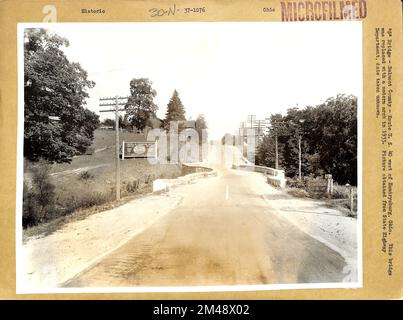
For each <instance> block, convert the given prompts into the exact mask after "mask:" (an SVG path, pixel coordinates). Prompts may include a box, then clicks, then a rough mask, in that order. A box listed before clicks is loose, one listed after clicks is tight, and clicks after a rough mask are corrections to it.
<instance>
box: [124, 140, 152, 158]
mask: <svg viewBox="0 0 403 320" xmlns="http://www.w3.org/2000/svg"><path fill="white" fill-rule="evenodd" d="M120 156H121V158H122V160H124V159H126V158H156V157H157V142H156V141H154V142H150V141H145V142H126V141H123V142H122V146H121V147H120Z"/></svg>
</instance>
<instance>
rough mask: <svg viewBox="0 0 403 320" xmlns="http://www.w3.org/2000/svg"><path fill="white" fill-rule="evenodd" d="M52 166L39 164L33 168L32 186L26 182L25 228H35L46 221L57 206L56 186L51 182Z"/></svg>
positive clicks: (24, 199)
mask: <svg viewBox="0 0 403 320" xmlns="http://www.w3.org/2000/svg"><path fill="white" fill-rule="evenodd" d="M50 169H51V166H50V165H49V164H47V163H39V165H38V166H36V167H33V168H32V170H31V171H32V181H31V184H32V185H31V186H28V185H27V184H26V183H25V182H24V191H23V202H24V204H23V218H22V223H23V227H24V228H26V227H28V226H33V225H36V224H38V223H39V222H41V221H43V220H46V218H47V216H48V215H50V214H51V213H52V211H53V210H54V208H55V206H54V203H55V186H54V185H53V184H52V183H51V182H50V181H49V172H50Z"/></svg>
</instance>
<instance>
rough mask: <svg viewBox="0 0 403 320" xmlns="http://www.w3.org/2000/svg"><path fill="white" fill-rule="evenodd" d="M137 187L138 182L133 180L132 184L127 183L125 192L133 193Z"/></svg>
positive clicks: (138, 185)
mask: <svg viewBox="0 0 403 320" xmlns="http://www.w3.org/2000/svg"><path fill="white" fill-rule="evenodd" d="M139 187H140V180H139V179H135V180H133V181H132V182H128V183H127V184H126V191H127V192H129V193H134V192H136V191H137V190H138V189H139Z"/></svg>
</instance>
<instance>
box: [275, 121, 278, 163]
mask: <svg viewBox="0 0 403 320" xmlns="http://www.w3.org/2000/svg"><path fill="white" fill-rule="evenodd" d="M275 138H276V170H278V134H277V129H276V133H275Z"/></svg>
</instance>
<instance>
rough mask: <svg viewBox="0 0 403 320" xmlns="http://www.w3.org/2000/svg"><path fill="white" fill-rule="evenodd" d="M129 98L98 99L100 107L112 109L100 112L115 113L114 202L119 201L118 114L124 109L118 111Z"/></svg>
mask: <svg viewBox="0 0 403 320" xmlns="http://www.w3.org/2000/svg"><path fill="white" fill-rule="evenodd" d="M127 99H129V97H119V96H115V97H104V98H99V100H100V103H99V106H100V107H114V108H113V109H106V110H100V112H114V113H115V138H116V141H115V180H116V200H120V159H119V158H120V156H119V146H120V143H119V112H120V111H125V109H124V108H123V109H119V107H121V106H125V105H126V103H127ZM101 101H103V102H101Z"/></svg>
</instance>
